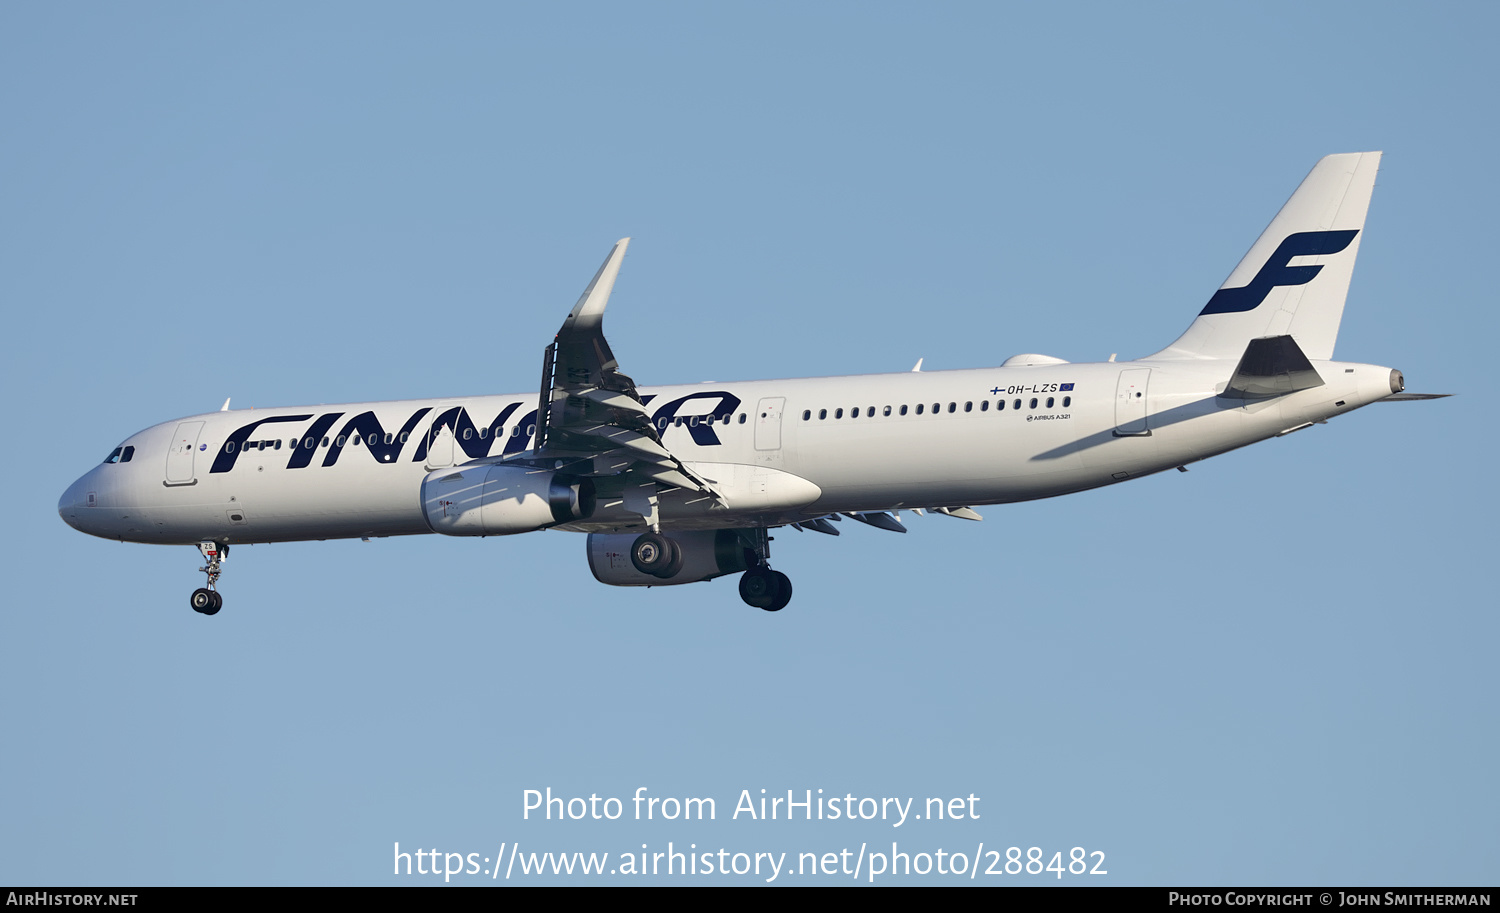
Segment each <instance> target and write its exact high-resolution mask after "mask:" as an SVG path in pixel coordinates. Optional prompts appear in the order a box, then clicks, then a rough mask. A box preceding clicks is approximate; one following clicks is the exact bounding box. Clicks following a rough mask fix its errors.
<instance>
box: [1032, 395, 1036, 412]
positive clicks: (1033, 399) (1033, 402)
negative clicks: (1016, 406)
mask: <svg viewBox="0 0 1500 913" xmlns="http://www.w3.org/2000/svg"><path fill="white" fill-rule="evenodd" d="M1031 408H1033V409H1035V408H1036V397H1035V396H1033V397H1032V398H1031Z"/></svg>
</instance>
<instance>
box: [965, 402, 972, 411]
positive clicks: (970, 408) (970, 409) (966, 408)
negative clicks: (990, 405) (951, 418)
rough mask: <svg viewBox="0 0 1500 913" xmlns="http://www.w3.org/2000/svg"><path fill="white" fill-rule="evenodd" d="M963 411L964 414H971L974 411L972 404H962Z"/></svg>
mask: <svg viewBox="0 0 1500 913" xmlns="http://www.w3.org/2000/svg"><path fill="white" fill-rule="evenodd" d="M964 411H965V412H973V411H974V403H973V402H967V403H964Z"/></svg>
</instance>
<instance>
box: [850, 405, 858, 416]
mask: <svg viewBox="0 0 1500 913" xmlns="http://www.w3.org/2000/svg"><path fill="white" fill-rule="evenodd" d="M849 417H850V418H859V407H858V406H855V407H854V408H853V409H850V410H849Z"/></svg>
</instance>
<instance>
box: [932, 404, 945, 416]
mask: <svg viewBox="0 0 1500 913" xmlns="http://www.w3.org/2000/svg"><path fill="white" fill-rule="evenodd" d="M942 411H943V404H942V403H933V404H932V414H933V415H937V414H938V413H939V412H942Z"/></svg>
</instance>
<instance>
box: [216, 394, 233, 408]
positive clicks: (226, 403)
mask: <svg viewBox="0 0 1500 913" xmlns="http://www.w3.org/2000/svg"><path fill="white" fill-rule="evenodd" d="M233 398H234V397H231V396H226V397H224V405H222V406H220V407H219V411H220V412H228V411H229V401H230V400H231V399H233Z"/></svg>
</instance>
